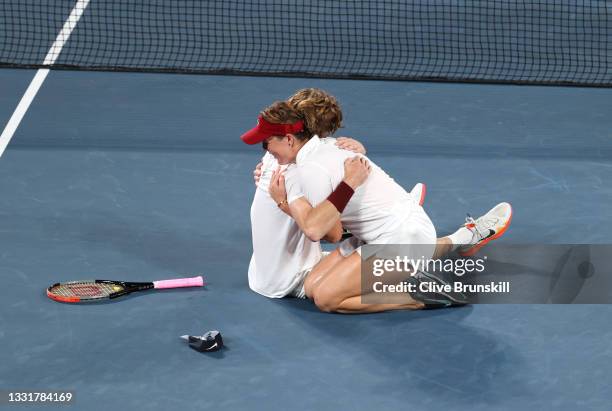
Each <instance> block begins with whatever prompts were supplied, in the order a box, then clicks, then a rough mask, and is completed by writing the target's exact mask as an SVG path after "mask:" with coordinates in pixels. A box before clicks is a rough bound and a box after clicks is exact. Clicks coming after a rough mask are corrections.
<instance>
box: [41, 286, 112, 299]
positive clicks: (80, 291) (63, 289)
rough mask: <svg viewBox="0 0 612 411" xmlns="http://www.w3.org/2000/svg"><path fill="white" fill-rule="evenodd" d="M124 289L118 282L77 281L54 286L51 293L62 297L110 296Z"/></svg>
mask: <svg viewBox="0 0 612 411" xmlns="http://www.w3.org/2000/svg"><path fill="white" fill-rule="evenodd" d="M122 290H123V287H121V286H119V285H116V284H105V283H89V282H75V283H68V284H61V285H59V286H57V287H53V288H52V289H51V290H50V291H51V293H53V294H55V295H59V296H61V297H81V298H83V297H85V298H87V297H89V298H96V297H108V296H109V295H110V294H112V293H116V292H118V291H122Z"/></svg>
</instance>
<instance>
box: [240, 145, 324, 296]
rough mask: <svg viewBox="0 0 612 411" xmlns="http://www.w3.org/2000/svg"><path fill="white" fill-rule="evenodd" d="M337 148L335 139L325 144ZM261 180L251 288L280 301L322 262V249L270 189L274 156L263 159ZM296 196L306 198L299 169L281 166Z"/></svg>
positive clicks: (257, 193) (253, 212) (254, 206)
mask: <svg viewBox="0 0 612 411" xmlns="http://www.w3.org/2000/svg"><path fill="white" fill-rule="evenodd" d="M321 141H322V142H324V144H330V145H334V143H335V141H336V140H335V139H333V138H326V139H323V140H321ZM262 163H263V165H262V168H261V172H262V174H261V177H260V179H259V182H258V183H257V190H255V197H254V199H253V204H252V205H251V234H252V237H253V255H252V257H251V262H250V264H249V286H250V288H251V289H252V290H253V291H255V292H257V293H259V294H262V295H265V296H267V297H272V298H280V297H284V296H286V295H288V294H290V293H291V292H292V291H293V290H294V289H295V287H297V286H298V284H300V282H301V281H302V279H303V275H301V274H303V272H304V271H305V270H309V269H311V268H312V267H314V266H315V265H316V264H317V263H318V262H319V261H320V260H321V256H322V254H321V245H320V243H319V242H313V241H310V240H309V239H308V237H306V236H305V235H304V233H303V232H302V231H301V230H300V228H299V227H298V225H297V223H296V222H295V221H294V220H293V219H292V218H291V217H289V216H288V215H287V214H285V213H283V212H282V211H281V210H280V209H279V208H278V206H277V205H276V203H275V202H274V200H273V199H272V197H270V194H269V192H268V189H269V187H270V181H271V179H272V173H273V172H274V171H275V170H276V169H277V168H278V161H276V159H275V158H274V156H272V155H271V154H270V153H268V152H266V154H265V155H264V156H263V158H262ZM281 169H285V179H286V181H287V184H288V185H289V186H290V189H291V192H292V193H294V195H297V196H299V197H302V192H301V189H300V186H299V179H298V178H297V177H296V176H295V175H294V173H295V171H296V170H295V166H294V165H292V166H290V167H289V168H288V169H287V166H281Z"/></svg>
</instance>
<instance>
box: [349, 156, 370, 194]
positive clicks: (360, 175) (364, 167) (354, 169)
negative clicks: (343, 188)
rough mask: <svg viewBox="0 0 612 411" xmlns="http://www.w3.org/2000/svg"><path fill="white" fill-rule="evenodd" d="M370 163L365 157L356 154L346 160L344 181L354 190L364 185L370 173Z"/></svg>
mask: <svg viewBox="0 0 612 411" xmlns="http://www.w3.org/2000/svg"><path fill="white" fill-rule="evenodd" d="M370 167H371V166H370V163H369V162H368V160H366V159H365V158H364V157H361V156H355V157H352V158H347V159H346V160H344V182H345V183H346V184H348V185H349V186H350V187H351V188H352V189H353V190H355V189H357V187H359V186H360V185H362V184H363V183H364V182H365V181H366V179H367V178H368V175H370Z"/></svg>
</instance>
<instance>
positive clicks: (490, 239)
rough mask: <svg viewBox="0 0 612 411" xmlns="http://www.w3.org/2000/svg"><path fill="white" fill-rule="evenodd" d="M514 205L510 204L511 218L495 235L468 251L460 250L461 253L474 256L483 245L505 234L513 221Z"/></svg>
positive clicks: (461, 254)
mask: <svg viewBox="0 0 612 411" xmlns="http://www.w3.org/2000/svg"><path fill="white" fill-rule="evenodd" d="M512 214H513V211H512V206H510V218H508V221H507V222H506V225H504V226H503V227H502V228H501V230H499V231H498V232H497V233H495V234H494V235H492V236H491V237H489V238H487V239H486V240H484V241H482V242H480V243H478V244H475V245H474V246H473V247H472V248H470V249H468V250H467V251H463V252H460V253H459V255H460V256H462V257H470V256H473V255H474V254H476V253H477V252H478V250H480V249H481V248H482V247H484V246H485V245H487V244H488V243H489V242H491V241H493V240H496V239H498V238H499V237H501V236H502V235H504V233H505V232H506V231H507V230H508V227H510V223H511V222H512Z"/></svg>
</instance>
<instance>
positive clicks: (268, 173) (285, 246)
mask: <svg viewBox="0 0 612 411" xmlns="http://www.w3.org/2000/svg"><path fill="white" fill-rule="evenodd" d="M287 103H289V104H290V105H291V106H292V107H293V108H295V109H296V110H297V111H298V112H299V114H300V116H301V117H302V118H303V121H304V125H305V127H307V128H308V129H309V130H312V131H313V132H314V133H315V134H316V135H318V136H321V137H322V138H321V142H322V143H323V144H334V145H336V146H338V147H339V148H344V149H348V150H350V151H353V152H355V153H361V154H365V147H363V145H362V144H361V143H359V142H358V141H356V140H354V139H350V138H347V137H340V138H337V139H335V138H331V137H327V136H328V135H330V134H333V133H334V132H335V131H336V130H337V129H338V128H339V127H340V126H341V124H342V110H341V109H340V105H339V104H338V102H337V100H336V99H335V98H334V97H333V96H331V95H330V94H328V93H327V92H325V91H323V90H320V89H314V88H307V89H302V90H298V91H297V92H296V93H294V94H293V95H292V96H291V97H289V99H288V100H287ZM280 167H281V168H282V169H283V170H284V168H286V166H280ZM278 168H279V164H278V161H276V159H275V158H274V156H272V155H271V154H270V153H269V152H267V151H266V153H265V155H264V156H263V158H262V161H261V162H260V163H259V164H258V167H257V168H256V170H255V172H254V175H255V183H256V190H255V195H254V197H253V203H252V205H251V229H252V237H253V254H252V256H251V261H250V263H249V273H248V279H249V287H250V288H251V289H252V290H253V291H255V292H257V293H259V294H262V295H264V296H266V297H270V298H281V297H285V296H294V297H298V298H306V293H305V291H304V279H305V277H306V275H307V274H308V273H309V272H310V271H311V270H312V268H313V267H314V266H315V265H316V264H317V263H319V262H320V260H321V259H322V257H323V252H322V250H321V246H320V243H319V242H318V241H316V242H315V241H311V240H309V239H308V238H307V237H306V236H305V234H304V233H303V232H302V231H301V230H300V228H299V226H298V225H297V223H296V222H295V221H294V220H293V219H292V218H291V217H290V216H288V215H287V214H285V213H283V212H282V211H281V210H280V209H279V208H278V207H277V205H276V202H275V201H274V200H273V199H272V197H270V193H269V186H270V182H271V180H272V175H273V173H274V171H276V170H277V169H278ZM415 187H416V188H415V189H413V192H414V193H415V196H417V197H418V198H419V199H421V201H422V200H424V189H423V187H424V186H423V184H420V183H419V184H417V185H416V186H415ZM270 227H274V229H272V230H271V229H270ZM341 233H342V229H341V225H340V221H338V223H337V225H336V226H334V228H332V230H330V232H328V233H327V236H326V237H325V239H326V240H327V241H329V242H337V241H339V239H340V238H341Z"/></svg>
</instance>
